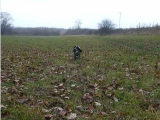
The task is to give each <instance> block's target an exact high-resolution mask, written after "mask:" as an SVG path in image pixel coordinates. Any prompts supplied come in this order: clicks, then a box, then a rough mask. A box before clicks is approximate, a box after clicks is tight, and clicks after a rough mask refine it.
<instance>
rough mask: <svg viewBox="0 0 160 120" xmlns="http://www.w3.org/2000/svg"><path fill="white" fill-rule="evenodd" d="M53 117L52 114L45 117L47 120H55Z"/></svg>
mask: <svg viewBox="0 0 160 120" xmlns="http://www.w3.org/2000/svg"><path fill="white" fill-rule="evenodd" d="M52 117H53V115H52V114H47V115H45V119H46V120H53V119H52Z"/></svg>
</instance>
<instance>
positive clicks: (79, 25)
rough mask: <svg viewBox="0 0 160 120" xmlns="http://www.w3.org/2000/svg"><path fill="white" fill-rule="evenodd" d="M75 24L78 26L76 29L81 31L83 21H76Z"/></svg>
mask: <svg viewBox="0 0 160 120" xmlns="http://www.w3.org/2000/svg"><path fill="white" fill-rule="evenodd" d="M75 24H76V25H75V28H76V29H80V28H81V25H82V22H81V20H76V21H75Z"/></svg>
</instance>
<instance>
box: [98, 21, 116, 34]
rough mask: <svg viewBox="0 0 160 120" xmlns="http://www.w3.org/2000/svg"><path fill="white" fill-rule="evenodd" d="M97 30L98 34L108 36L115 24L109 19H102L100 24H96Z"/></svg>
mask: <svg viewBox="0 0 160 120" xmlns="http://www.w3.org/2000/svg"><path fill="white" fill-rule="evenodd" d="M98 28H99V30H98V31H99V33H100V34H109V33H111V32H112V30H113V29H114V28H115V24H114V23H113V22H112V21H111V20H109V19H104V20H102V22H101V23H98Z"/></svg>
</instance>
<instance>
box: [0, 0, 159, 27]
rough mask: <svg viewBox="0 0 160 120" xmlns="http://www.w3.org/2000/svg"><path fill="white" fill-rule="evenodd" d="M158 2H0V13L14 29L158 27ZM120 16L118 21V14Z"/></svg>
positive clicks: (51, 0) (28, 0) (44, 0)
mask: <svg viewBox="0 0 160 120" xmlns="http://www.w3.org/2000/svg"><path fill="white" fill-rule="evenodd" d="M158 3H159V1H158V0H152V1H151V0H148V1H145V0H141V1H138V0H134V1H127V0H121V1H118V0H112V1H106V0H94V1H91V0H87V1H84V0H67V1H65V0H16V1H15V0H1V11H3V12H8V13H10V14H11V16H12V18H13V19H14V21H13V25H14V27H50V28H64V29H68V28H72V27H74V26H75V21H76V20H81V22H82V25H81V28H91V29H97V28H98V23H100V22H101V21H102V20H103V19H110V20H111V21H113V23H114V24H116V28H119V20H121V21H120V28H130V27H136V26H137V25H138V24H139V23H140V24H141V25H142V26H143V25H144V24H145V25H155V24H160V15H159V13H158V12H159V10H158V8H159V4H158ZM119 12H121V19H120V13H119Z"/></svg>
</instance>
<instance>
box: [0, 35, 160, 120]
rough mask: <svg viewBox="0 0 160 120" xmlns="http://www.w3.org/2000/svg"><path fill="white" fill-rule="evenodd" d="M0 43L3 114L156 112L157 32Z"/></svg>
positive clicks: (23, 118) (124, 116)
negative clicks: (77, 51) (75, 54)
mask: <svg viewBox="0 0 160 120" xmlns="http://www.w3.org/2000/svg"><path fill="white" fill-rule="evenodd" d="M1 45H2V46H1V117H2V120H45V119H46V120H50V119H53V120H60V119H75V120H84V119H86V120H106V119H109V120H158V119H159V118H160V36H123V35H117V36H60V37H33V36H32V37H29V36H26V37H24V36H2V38H1ZM75 45H79V46H80V47H81V49H82V51H83V52H82V54H81V58H80V59H79V60H77V61H74V60H73V53H72V48H73V47H74V46H75Z"/></svg>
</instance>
